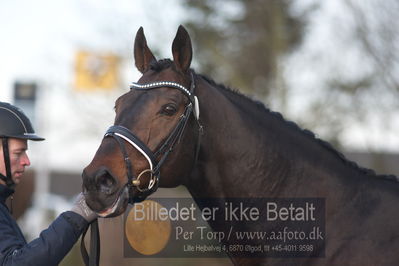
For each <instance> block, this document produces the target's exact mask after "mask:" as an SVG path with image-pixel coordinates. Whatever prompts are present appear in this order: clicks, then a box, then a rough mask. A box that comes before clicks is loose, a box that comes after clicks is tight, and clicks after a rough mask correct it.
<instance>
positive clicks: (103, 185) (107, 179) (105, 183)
mask: <svg viewBox="0 0 399 266" xmlns="http://www.w3.org/2000/svg"><path fill="white" fill-rule="evenodd" d="M95 180H96V181H95V182H96V187H97V189H98V190H99V191H100V192H103V193H105V194H112V193H113V187H114V185H115V183H116V181H115V179H114V177H113V176H112V175H111V174H110V173H109V172H108V171H107V170H105V169H102V170H100V171H98V172H97V174H96V176H95Z"/></svg>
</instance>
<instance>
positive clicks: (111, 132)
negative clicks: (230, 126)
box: [81, 72, 203, 266]
mask: <svg viewBox="0 0 399 266" xmlns="http://www.w3.org/2000/svg"><path fill="white" fill-rule="evenodd" d="M190 77H191V84H190V89H189V90H188V89H187V88H186V87H184V86H183V85H181V84H179V83H176V82H170V81H158V82H152V83H147V84H139V83H132V84H130V89H136V90H151V89H157V88H162V87H168V88H174V89H178V90H180V91H181V92H182V93H183V94H184V95H185V96H186V97H187V98H188V100H189V102H188V103H187V105H186V106H185V108H184V112H183V114H182V115H181V116H180V118H179V121H178V122H177V124H176V126H175V127H174V128H173V130H172V131H171V132H170V133H169V136H168V137H167V138H166V139H165V141H164V142H163V143H162V144H161V145H159V148H158V149H157V150H156V151H155V152H152V151H151V149H150V148H148V146H147V145H146V144H145V143H143V142H142V141H141V140H140V139H139V138H138V137H137V136H136V135H135V134H134V133H133V132H131V131H130V130H129V129H128V128H126V127H123V126H120V125H113V126H111V127H110V128H108V130H107V132H106V133H105V135H104V138H106V137H112V138H114V139H115V140H116V141H117V143H118V145H119V147H120V150H121V152H122V155H123V159H124V162H125V166H126V175H127V183H126V184H125V187H127V188H128V191H129V203H131V204H134V203H135V202H141V201H143V200H145V199H146V198H147V197H148V196H149V195H150V194H152V193H154V192H155V191H156V190H157V188H158V185H159V179H160V170H161V167H162V165H163V164H164V163H165V161H166V159H167V158H168V156H169V154H170V153H171V152H172V151H173V148H174V146H175V145H176V144H177V143H179V141H180V139H181V137H182V135H183V132H184V129H185V128H186V125H187V122H188V120H189V118H190V116H191V114H193V116H194V118H195V119H196V122H197V124H198V137H197V144H196V148H195V157H194V165H195V164H196V162H197V159H198V154H199V149H200V143H201V136H202V134H203V127H202V125H201V123H200V121H199V102H198V98H197V96H195V95H194V90H195V77H194V73H193V72H191V73H190ZM125 142H127V143H129V144H130V145H132V146H133V147H134V148H135V149H136V150H138V151H139V152H140V153H141V154H142V155H143V156H144V157H145V158H146V159H147V161H148V163H149V165H150V168H149V169H146V170H144V171H142V172H141V173H140V174H139V175H138V176H137V177H135V176H134V173H133V167H132V162H131V160H130V158H129V155H128V153H127V151H126V147H125ZM157 158H160V159H159V160H158V161H157ZM144 173H150V175H151V178H150V182H149V184H148V186H147V188H144V189H142V188H140V177H141V176H142V175H143V174H144ZM134 187H135V188H136V189H137V193H135V194H133V188H134ZM122 190H123V189H122ZM85 234H86V232H85V233H84V234H83V236H82V242H81V253H82V257H83V260H84V262H85V264H86V265H90V266H91V265H98V264H99V259H100V241H99V238H100V236H99V229H98V221H97V219H96V220H95V221H94V222H93V223H92V224H91V240H90V257H89V255H88V253H87V250H86V247H85V245H84V241H83V240H84V237H85Z"/></svg>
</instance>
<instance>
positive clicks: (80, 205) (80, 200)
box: [71, 192, 97, 223]
mask: <svg viewBox="0 0 399 266" xmlns="http://www.w3.org/2000/svg"><path fill="white" fill-rule="evenodd" d="M71 211H73V212H75V213H77V214H79V215H80V216H82V217H83V218H85V220H86V221H87V222H89V223H91V222H92V221H94V220H95V219H96V218H97V214H96V213H95V212H94V211H92V210H91V209H90V208H89V206H87V204H86V200H85V197H84V196H83V193H82V192H80V193H79V195H78V196H77V198H76V200H75V203H74V204H73V207H72V209H71Z"/></svg>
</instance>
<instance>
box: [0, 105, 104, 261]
mask: <svg viewBox="0 0 399 266" xmlns="http://www.w3.org/2000/svg"><path fill="white" fill-rule="evenodd" d="M0 139H1V141H0V265H58V264H59V263H60V261H61V260H62V259H63V258H64V257H65V255H66V254H67V253H68V252H69V251H70V249H71V248H72V247H73V245H74V244H75V243H76V241H77V240H78V239H79V237H80V235H81V234H82V233H83V231H84V230H85V229H86V228H87V226H88V224H89V223H90V222H92V221H93V220H95V219H96V218H97V215H96V214H95V213H94V212H93V211H92V210H90V209H89V207H87V205H86V202H85V200H84V197H83V194H82V193H81V194H79V196H78V198H77V200H76V202H75V203H74V205H73V207H72V209H71V210H70V211H66V212H63V213H62V214H61V215H59V216H58V217H57V218H56V219H55V220H54V221H53V222H52V223H51V225H50V226H49V227H48V228H47V229H46V230H44V231H43V232H41V234H40V236H39V237H38V238H36V239H34V240H33V241H31V242H30V243H27V242H26V240H25V238H24V236H23V234H22V232H21V230H20V228H19V227H18V225H17V223H16V221H15V220H14V219H13V218H12V216H11V213H10V210H9V209H8V207H7V205H6V199H7V198H9V197H11V196H12V195H13V193H14V188H15V186H17V185H18V184H19V183H20V181H21V178H22V176H23V173H24V171H25V169H26V167H28V166H29V165H30V161H29V157H28V155H27V153H26V152H27V149H28V140H33V141H42V140H44V138H42V137H39V136H37V135H36V134H35V132H34V130H33V127H32V124H31V122H30V121H29V119H28V117H27V116H26V115H25V114H24V113H23V111H22V110H21V109H19V108H18V107H16V106H14V105H11V104H9V103H5V102H0Z"/></svg>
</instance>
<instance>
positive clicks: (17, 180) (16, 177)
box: [13, 172, 24, 185]
mask: <svg viewBox="0 0 399 266" xmlns="http://www.w3.org/2000/svg"><path fill="white" fill-rule="evenodd" d="M23 174H24V173H21V172H18V173H16V174H15V175H14V178H13V181H14V183H15V184H16V185H18V184H19V183H20V182H21V179H22V175H23Z"/></svg>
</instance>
